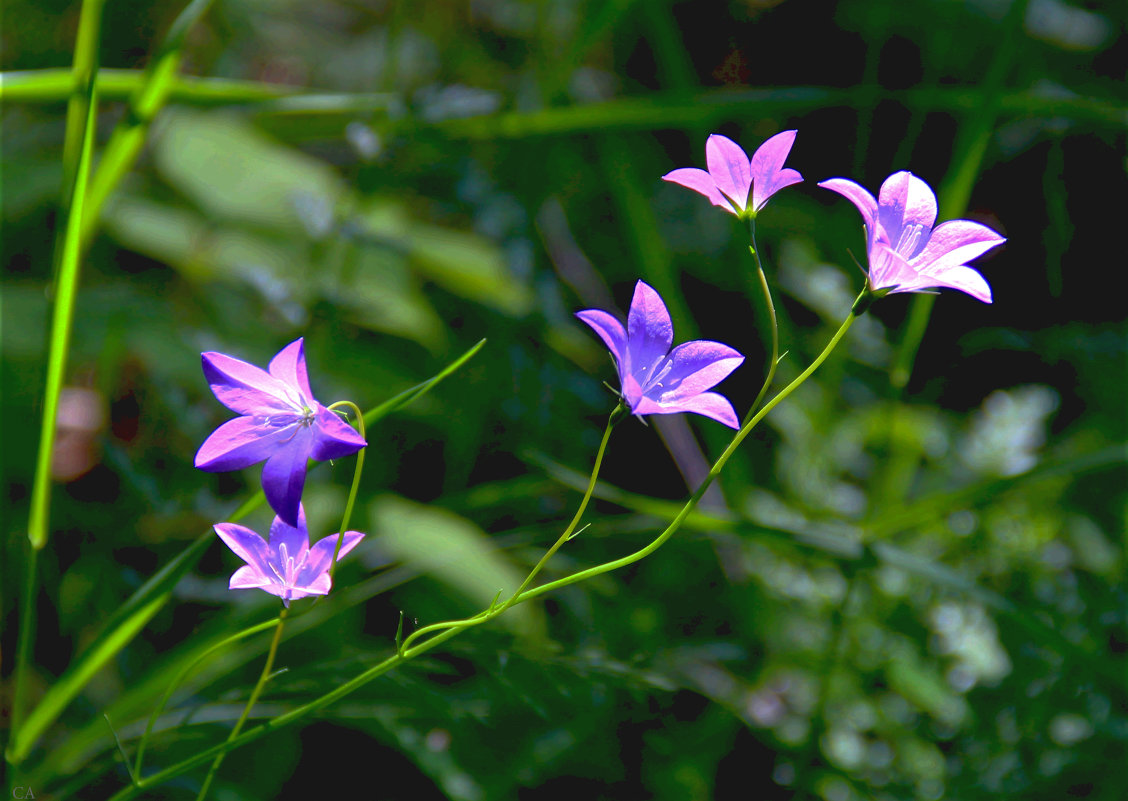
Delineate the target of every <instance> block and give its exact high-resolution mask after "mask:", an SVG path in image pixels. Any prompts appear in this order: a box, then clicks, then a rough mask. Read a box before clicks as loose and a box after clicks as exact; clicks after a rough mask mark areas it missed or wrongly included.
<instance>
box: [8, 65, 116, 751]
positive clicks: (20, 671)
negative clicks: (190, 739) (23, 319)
mask: <svg viewBox="0 0 1128 801" xmlns="http://www.w3.org/2000/svg"><path fill="white" fill-rule="evenodd" d="M85 109H86V118H85V127H84V128H83V132H82V146H81V149H80V151H79V158H78V165H77V167H76V168H75V176H74V186H73V188H72V191H71V196H70V203H69V205H68V212H67V224H66V230H65V232H64V234H63V238H62V243H61V244H62V254H61V256H60V257H59V261H58V264H59V273H58V276H57V282H56V287H55V309H54V313H53V316H52V319H51V339H50V342H49V344H48V353H47V383H46V388H45V389H44V392H43V419H42V422H41V425H40V432H39V451H38V453H37V454H36V460H35V478H34V479H33V483H32V490H31V510H30V513H29V516H28V522H27V537H28V542H29V543H30V545H31V551H30V552H29V554H28V559H27V572H26V574H25V575H26V579H27V580H26V583H25V584H24V603H23V604H22V605H21V607H20V612H21V620H20V629H19V645H18V646H17V648H16V672H15V689H14V691H13V697H12V717H11V728H10V729H9V731H10V732H12V736H13V737H14V736H15V734H16V733H17V732H18V731H19V727H20V725H21V724H22V723H23V718H24V711H25V709H26V707H27V699H26V697H25V695H26V690H27V681H26V679H27V671H28V663H29V661H30V659H31V650H32V642H33V640H34V634H35V630H34V625H35V621H34V617H35V606H34V604H33V603H32V599H33V598H34V597H35V584H36V576H37V570H36V567H37V562H38V556H37V554H36V552H37V551H39V550H40V549H42V548H43V546H44V545H46V544H47V535H48V529H49V518H50V513H51V457H52V454H53V453H54V450H55V433H56V430H57V424H58V414H59V396H60V395H61V394H62V391H63V379H64V377H65V375H66V369H67V352H68V351H69V349H70V340H71V329H72V327H73V323H74V307H75V298H76V296H77V294H78V278H79V266H80V261H79V250H78V243H79V240H78V233H79V228H80V226H81V225H82V216H83V207H84V203H83V199H84V198H85V196H86V184H87V179H88V178H89V175H90V162H91V160H92V154H93V151H94V130H95V127H96V126H95V119H96V117H97V112H98V93H97V66H96V65H95V67H94V69H93V71H92V72H91V73H90V76H89V83H88V84H87V87H86V107H85Z"/></svg>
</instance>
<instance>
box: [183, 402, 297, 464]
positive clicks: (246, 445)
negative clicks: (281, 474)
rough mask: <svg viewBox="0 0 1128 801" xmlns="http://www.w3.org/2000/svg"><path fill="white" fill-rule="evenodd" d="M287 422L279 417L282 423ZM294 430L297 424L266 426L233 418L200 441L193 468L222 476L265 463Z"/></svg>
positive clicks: (254, 420) (247, 418) (251, 419)
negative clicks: (230, 471) (223, 473)
mask: <svg viewBox="0 0 1128 801" xmlns="http://www.w3.org/2000/svg"><path fill="white" fill-rule="evenodd" d="M286 419H288V418H287V416H285V415H283V416H282V420H283V421H284V420H286ZM296 430H297V424H296V423H293V424H290V425H267V424H265V423H263V422H262V420H261V419H255V418H253V417H236V418H235V419H234V420H228V421H227V422H226V423H224V424H223V425H221V426H220V427H219V428H217V429H216V430H215V431H213V432H212V433H211V435H210V436H208V438H207V439H205V440H204V444H203V445H201V446H200V449H199V450H198V451H196V467H198V468H199V469H201V470H206V471H208V472H209V473H222V472H224V471H227V470H239V469H241V468H244V467H249V466H250V465H253V464H255V463H256V462H261V461H262V460H263V459H268V458H270V456H271V455H272V454H273V453H274V452H275V451H277V450H278V448H279V447H280V446H281V444H282V443H284V442H285V441H286V440H287V438H289V437H290V436H292V434H293V432H294V431H296Z"/></svg>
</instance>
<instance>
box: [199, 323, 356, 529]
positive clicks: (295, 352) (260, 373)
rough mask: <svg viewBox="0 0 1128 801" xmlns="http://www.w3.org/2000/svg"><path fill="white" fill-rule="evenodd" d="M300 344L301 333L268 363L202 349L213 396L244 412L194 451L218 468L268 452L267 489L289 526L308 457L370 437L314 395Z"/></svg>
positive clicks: (340, 452) (337, 454)
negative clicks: (262, 365) (262, 366)
mask: <svg viewBox="0 0 1128 801" xmlns="http://www.w3.org/2000/svg"><path fill="white" fill-rule="evenodd" d="M303 348H304V345H303V341H302V340H301V339H298V340H296V341H294V342H291V343H290V344H289V345H287V346H286V347H284V348H283V349H282V350H281V351H279V352H278V355H276V356H275V357H274V358H273V359H271V360H270V366H269V367H268V370H262V369H260V368H258V367H255V366H254V365H253V364H247V362H244V361H241V360H239V359H235V358H232V357H231V356H225V355H224V354H222V353H215V352H210V351H209V352H208V353H202V354H200V355H201V358H202V361H203V365H204V376H205V377H206V378H207V379H208V383H210V384H211V390H212V392H214V393H215V397H216V398H217V399H218V400H219V402H220V403H222V404H223V405H224V406H226V407H227V408H228V409H230V410H231V411H233V412H238V413H239V414H240V415H242V416H241V417H236V418H235V419H234V420H228V421H227V422H226V423H224V424H223V425H221V426H220V427H219V428H217V429H216V430H215V431H213V432H212V434H211V436H209V437H208V438H207V439H206V440H205V441H204V444H203V445H201V446H200V450H199V451H197V453H196V467H198V468H200V469H201V470H207V471H208V472H211V473H218V472H223V471H225V470H238V469H240V468H243V467H249V466H250V465H252V464H255V463H256V462H261V461H263V460H264V459H265V460H266V464H265V465H263V468H262V489H263V492H264V493H265V494H266V499H267V500H268V501H269V502H270V505H271V507H272V508H273V509H274V511H275V513H277V515H278V516H279V517H280V518H282V520H284V521H285V522H286V523H288V524H289V525H292V526H293V525H297V523H298V505H299V503H300V502H301V499H302V488H303V487H304V486H305V478H306V465H307V462H308V461H309V460H310V459H316V460H317V461H319V462H323V461H326V460H327V459H340V458H342V457H344V456H348V455H349V454H350V453H356V452H357V451H359V450H360V449H361V448H363V447H364V446H365V445H367V444H368V443H366V442H365V441H364V439H363V438H362V437H361V436H360V434H358V433H357V432H356V431H355V430H353V428H352V427H351V426H349V425H348V424H347V423H346V422H344V421H343V420H342V419H341V418H340V417H338V416H337V415H336V414H334V413H333V412H331V411H329V410H328V409H326V408H325V407H324V406H322V405H321V404H320V403H318V402H317V400H316V399H315V398H314V397H313V392H311V391H310V388H309V375H308V374H307V372H306V362H305V352H304V349H303Z"/></svg>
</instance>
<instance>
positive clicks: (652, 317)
mask: <svg viewBox="0 0 1128 801" xmlns="http://www.w3.org/2000/svg"><path fill="white" fill-rule="evenodd" d="M673 341H674V324H673V323H672V322H671V321H670V313H669V312H668V311H667V310H666V304H665V303H663V302H662V298H661V296H659V294H658V293H657V292H655V291H654V287H652V286H650V284H648V283H646V282H645V281H639V282H638V283H637V284H635V291H634V297H633V298H632V299H631V309H630V313H629V314H628V315H627V356H628V358H627V362H626V364H624V365H622V370H623V372H624V374H626V373H630V374H631V375H633V376H634V377H635V379H636V380H637V381H638V382H639V383H640V384H646V376H644V375H640V372H646V371H649V370H651V369H653V368H654V367H655V366H656V364H657V362H658V360H659V359H660V358H661V357H663V356H665V355H666V353H667V352H668V351H669V350H670V345H671V344H673ZM624 389H625V387H624Z"/></svg>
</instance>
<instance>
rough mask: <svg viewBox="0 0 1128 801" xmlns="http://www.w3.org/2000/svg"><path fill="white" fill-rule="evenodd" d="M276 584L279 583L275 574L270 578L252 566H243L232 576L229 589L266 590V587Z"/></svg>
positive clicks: (228, 584) (228, 583) (228, 585)
mask: <svg viewBox="0 0 1128 801" xmlns="http://www.w3.org/2000/svg"><path fill="white" fill-rule="evenodd" d="M275 583H277V579H276V578H275V577H274V575H273V574H271V575H270V576H264V575H263V574H262V573H260V572H259V571H257V570H255V569H254V568H253V567H251V566H250V565H243V566H242V567H241V568H239V569H238V570H236V571H235V572H234V573H232V574H231V580H230V581H229V582H227V589H229V590H250V589H264V588H265V586H266V585H268V584H275Z"/></svg>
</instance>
